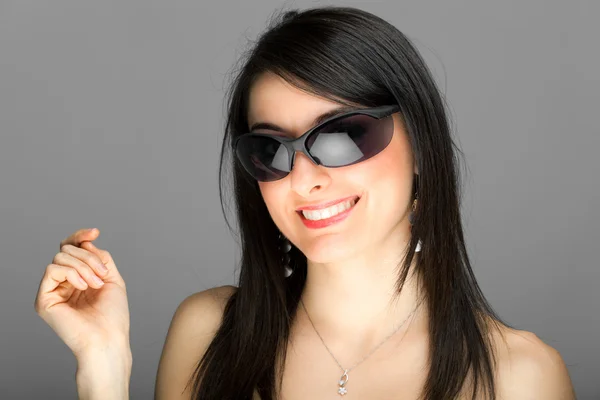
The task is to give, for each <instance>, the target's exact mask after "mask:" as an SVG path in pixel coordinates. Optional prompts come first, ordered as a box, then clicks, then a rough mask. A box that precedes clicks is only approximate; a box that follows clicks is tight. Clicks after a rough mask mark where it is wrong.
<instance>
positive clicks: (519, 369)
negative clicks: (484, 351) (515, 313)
mask: <svg viewBox="0 0 600 400" xmlns="http://www.w3.org/2000/svg"><path fill="white" fill-rule="evenodd" d="M493 342H494V344H495V348H496V352H497V357H498V365H497V371H496V373H497V388H498V399H499V400H508V399H547V400H574V399H575V393H574V390H573V386H572V383H571V379H570V377H569V373H568V370H567V367H566V365H565V362H564V361H563V358H562V357H561V355H560V353H559V352H558V351H557V350H556V349H554V348H553V347H551V346H550V345H548V344H546V343H544V342H543V341H542V340H541V339H540V338H539V337H538V336H537V335H536V334H534V333H533V332H528V331H524V330H516V329H512V328H508V327H505V326H502V327H501V328H500V329H499V330H498V332H496V333H494V334H493Z"/></svg>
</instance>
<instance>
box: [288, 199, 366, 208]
mask: <svg viewBox="0 0 600 400" xmlns="http://www.w3.org/2000/svg"><path fill="white" fill-rule="evenodd" d="M354 198H356V199H359V198H360V196H358V195H353V196H348V197H344V198H343V199H337V200H333V201H328V202H326V203H319V204H308V205H305V206H301V207H298V208H296V211H302V210H321V209H323V208H327V207H330V206H333V205H335V204H338V203H343V202H345V201H347V200H351V199H354Z"/></svg>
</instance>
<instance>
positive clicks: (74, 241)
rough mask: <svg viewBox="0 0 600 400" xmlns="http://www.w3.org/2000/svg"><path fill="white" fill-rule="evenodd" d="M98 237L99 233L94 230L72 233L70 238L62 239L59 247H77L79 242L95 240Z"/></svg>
mask: <svg viewBox="0 0 600 400" xmlns="http://www.w3.org/2000/svg"><path fill="white" fill-rule="evenodd" d="M99 235H100V231H99V230H98V229H96V228H93V229H80V230H78V231H76V232H75V233H73V234H72V235H71V236H69V237H67V238H65V239H63V240H62V241H61V242H60V247H61V248H62V247H63V246H65V245H67V244H70V245H72V246H76V247H79V246H80V245H81V242H83V241H85V240H96V239H97V238H98V236H99Z"/></svg>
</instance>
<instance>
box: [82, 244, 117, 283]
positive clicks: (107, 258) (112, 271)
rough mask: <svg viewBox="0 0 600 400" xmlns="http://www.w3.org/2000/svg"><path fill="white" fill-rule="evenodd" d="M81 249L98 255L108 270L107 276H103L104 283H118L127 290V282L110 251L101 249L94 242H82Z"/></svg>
mask: <svg viewBox="0 0 600 400" xmlns="http://www.w3.org/2000/svg"><path fill="white" fill-rule="evenodd" d="M81 248H82V249H84V250H87V251H89V252H91V253H93V254H94V255H96V256H97V257H98V258H99V259H100V260H101V261H102V263H103V264H104V265H105V266H106V267H107V268H108V272H107V273H106V275H102V279H103V280H104V282H112V283H116V284H118V285H120V286H121V287H123V288H125V281H124V280H123V277H122V276H121V274H120V273H119V270H118V269H117V266H116V265H115V262H114V260H113V258H112V256H111V255H110V253H109V252H108V251H106V250H102V249H99V248H98V247H96V246H95V245H94V244H93V243H92V242H82V243H81Z"/></svg>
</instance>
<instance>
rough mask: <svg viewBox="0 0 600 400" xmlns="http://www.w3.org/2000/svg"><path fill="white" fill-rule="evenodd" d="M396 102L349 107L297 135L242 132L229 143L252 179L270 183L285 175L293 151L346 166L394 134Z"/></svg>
mask: <svg viewBox="0 0 600 400" xmlns="http://www.w3.org/2000/svg"><path fill="white" fill-rule="evenodd" d="M397 111H400V107H399V106H397V105H389V106H380V107H374V108H368V109H362V110H352V111H349V112H345V113H343V114H340V115H336V116H334V117H332V118H329V119H327V120H325V121H323V122H322V123H320V124H318V125H317V126H315V127H313V128H311V129H310V130H309V131H307V132H305V133H304V134H302V135H301V136H300V137H298V138H295V139H294V138H289V137H283V136H276V135H272V134H265V133H254V132H251V133H245V134H242V135H241V136H239V137H237V138H236V139H235V141H234V143H233V147H234V152H235V154H236V156H237V158H238V160H239V161H240V162H241V164H242V166H243V167H244V169H245V170H246V171H247V172H248V173H249V174H250V175H251V176H252V177H253V178H254V179H256V180H258V181H261V182H272V181H276V180H279V179H282V178H285V177H286V176H287V175H288V174H289V173H290V171H291V170H292V167H293V165H294V158H295V155H296V152H297V151H300V152H302V153H304V155H306V156H307V157H308V158H309V159H310V160H311V161H312V162H313V163H315V164H316V165H323V166H324V167H328V168H338V167H346V166H348V165H353V164H356V163H359V162H361V161H365V160H368V159H369V158H371V157H373V156H375V155H376V154H378V153H380V152H381V151H382V150H383V149H385V148H386V147H387V146H388V144H390V141H391V140H392V136H393V134H394V120H393V118H392V117H391V115H392V114H393V113H395V112H397Z"/></svg>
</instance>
